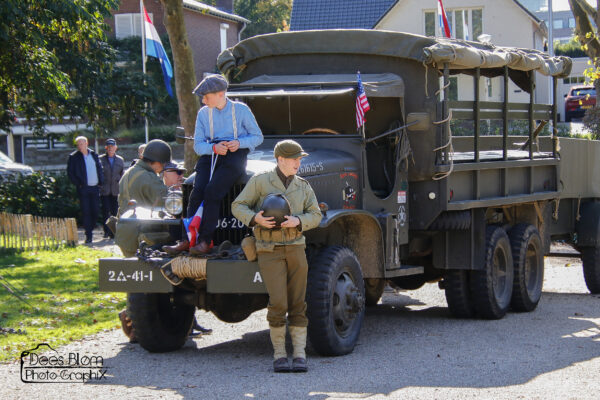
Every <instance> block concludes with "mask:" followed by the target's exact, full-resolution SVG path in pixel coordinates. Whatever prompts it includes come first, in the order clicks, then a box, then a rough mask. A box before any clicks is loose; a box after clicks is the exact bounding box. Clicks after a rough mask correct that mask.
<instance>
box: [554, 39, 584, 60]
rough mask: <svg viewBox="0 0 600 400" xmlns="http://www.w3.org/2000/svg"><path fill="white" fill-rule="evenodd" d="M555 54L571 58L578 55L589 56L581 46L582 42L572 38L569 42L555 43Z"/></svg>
mask: <svg viewBox="0 0 600 400" xmlns="http://www.w3.org/2000/svg"><path fill="white" fill-rule="evenodd" d="M554 54H556V55H557V56H567V57H571V58H578V57H587V54H585V51H583V49H582V48H581V44H579V42H578V41H576V40H575V38H572V39H571V40H570V41H569V42H568V43H565V44H555V45H554Z"/></svg>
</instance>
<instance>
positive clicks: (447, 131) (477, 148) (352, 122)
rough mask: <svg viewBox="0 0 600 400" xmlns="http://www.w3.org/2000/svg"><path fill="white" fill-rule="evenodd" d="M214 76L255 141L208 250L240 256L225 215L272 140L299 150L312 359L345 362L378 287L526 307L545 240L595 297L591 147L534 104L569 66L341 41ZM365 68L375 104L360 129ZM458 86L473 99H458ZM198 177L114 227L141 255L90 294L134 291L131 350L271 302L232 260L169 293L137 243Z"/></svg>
mask: <svg viewBox="0 0 600 400" xmlns="http://www.w3.org/2000/svg"><path fill="white" fill-rule="evenodd" d="M218 66H219V68H220V70H221V71H222V72H223V73H224V74H225V75H226V76H227V77H228V78H229V80H230V82H232V84H231V86H230V90H229V92H228V96H229V97H230V98H235V99H241V100H242V101H244V102H246V103H247V104H248V105H249V106H250V108H251V109H252V111H253V112H254V114H255V116H256V118H257V121H258V123H259V125H260V127H261V129H262V131H263V134H264V137H265V140H264V143H263V144H262V145H261V146H259V148H257V149H256V150H255V151H254V152H252V153H250V154H249V160H248V166H247V176H245V177H244V179H242V180H241V181H240V182H238V184H236V185H235V187H234V188H233V189H232V190H231V193H229V195H228V197H227V198H226V199H225V201H224V202H223V205H222V210H221V215H220V219H219V229H218V231H217V237H216V238H215V244H216V245H219V244H220V243H221V242H224V241H225V240H228V241H230V242H231V243H233V245H234V249H235V246H237V245H239V244H240V242H241V240H242V238H243V237H244V236H245V235H247V234H249V233H250V232H249V230H248V229H247V228H246V227H244V226H243V224H241V223H240V222H239V221H237V220H236V219H235V218H234V217H233V216H232V215H231V212H230V203H231V202H232V200H233V199H234V198H235V196H236V195H237V194H238V193H239V192H240V191H241V189H242V188H243V185H244V183H245V182H246V181H247V180H248V179H249V177H250V176H251V175H252V174H254V173H257V172H259V171H263V170H265V169H269V168H273V166H274V165H275V164H274V159H273V154H272V149H273V145H274V144H275V143H276V142H277V141H278V140H281V139H288V138H291V139H294V140H296V141H298V142H300V143H301V144H302V146H303V147H304V148H305V149H306V151H307V152H308V153H310V155H309V156H308V157H306V158H305V159H303V163H302V167H301V169H300V172H299V175H300V176H302V177H304V178H305V179H307V180H308V181H309V182H310V183H311V185H312V187H313V188H314V190H315V193H316V195H317V199H318V201H319V203H320V207H321V210H322V213H323V219H322V222H321V224H320V226H319V227H318V228H316V229H314V230H311V231H308V232H306V238H307V257H308V260H309V265H310V267H309V276H308V289H307V294H306V300H307V304H308V311H307V312H308V317H309V321H310V323H309V339H310V342H311V344H312V347H313V348H314V349H315V351H317V352H318V353H320V354H323V355H342V354H347V353H349V352H351V351H352V350H353V349H354V346H355V344H356V342H357V339H358V336H359V333H360V329H361V326H362V323H363V317H364V313H365V307H366V306H375V305H376V304H377V302H378V301H379V299H380V297H381V295H382V293H383V290H384V287H385V286H386V284H389V285H391V286H392V287H395V288H401V289H406V290H411V289H418V288H419V287H421V286H422V285H424V284H426V283H428V282H429V283H437V284H438V285H439V287H440V288H441V289H443V290H444V291H445V294H446V299H447V302H448V309H449V314H451V315H453V316H455V317H459V318H473V317H477V318H486V319H498V318H502V317H503V316H504V315H505V314H506V313H507V311H511V310H512V311H515V312H530V311H533V310H534V309H535V308H536V306H537V304H538V302H539V300H540V297H541V295H542V284H543V277H544V255H545V254H547V253H548V252H549V248H550V243H551V240H554V239H563V240H565V241H566V242H568V243H570V244H572V245H573V246H574V247H575V248H576V249H577V250H579V252H580V253H581V256H582V259H583V269H584V275H585V280H586V284H587V287H588V288H589V290H590V292H592V293H599V292H600V265H599V264H600V201H598V200H599V199H600V177H599V172H600V169H599V168H597V165H596V164H597V161H596V160H599V159H600V158H599V156H600V142H596V141H589V140H580V139H572V138H560V140H559V138H558V136H557V130H556V129H555V128H552V127H556V120H557V105H556V100H555V101H554V102H553V104H539V102H536V101H535V100H536V99H535V93H536V90H535V89H536V79H535V77H536V76H538V81H539V82H538V83H537V84H538V85H546V86H548V79H550V80H552V81H553V85H552V92H551V93H552V96H550V97H549V98H553V99H556V83H557V79H559V78H562V77H565V76H568V74H569V73H570V69H571V60H570V59H568V58H565V57H549V56H548V55H547V54H545V53H542V52H539V51H535V50H527V49H514V48H501V47H494V46H491V45H486V44H483V43H477V42H463V41H457V40H452V41H450V40H442V39H435V38H429V37H422V36H417V35H411V34H404V33H395V32H382V31H362V30H339V31H306V32H285V33H278V34H271V35H264V36H257V37H253V38H250V39H247V40H244V41H242V42H240V43H238V44H237V45H236V46H235V47H233V48H231V49H228V50H226V51H224V52H223V53H222V54H221V55H220V56H219V59H218ZM358 71H360V73H361V77H362V82H363V85H364V89H365V92H366V95H367V98H368V101H369V104H370V111H368V112H367V113H366V123H365V125H364V126H363V127H362V128H360V129H357V122H356V95H357V72H358ZM548 77H550V78H548ZM488 79H490V80H493V81H494V82H496V84H497V87H499V88H500V89H499V90H500V91H501V93H500V94H499V95H498V96H496V97H495V98H496V99H500V100H497V101H484V100H483V99H484V98H485V99H488V100H493V99H490V98H489V94H490V93H489V91H488V89H489V88H488V87H487V86H486V84H485V83H489V82H490V81H489V80H488ZM457 83H458V88H457ZM457 90H458V93H459V94H460V97H461V98H466V99H467V100H456V99H457V98H458V96H457ZM515 92H520V93H519V94H518V95H517V94H515ZM492 95H493V93H492ZM492 97H493V96H492ZM513 97H515V98H516V100H519V101H515V99H513ZM517 97H518V98H517ZM519 121H520V123H519ZM546 123H548V125H547V126H546V127H543V125H544V124H546ZM517 127H520V128H521V129H520V130H518V129H517ZM548 127H551V129H548ZM542 128H543V129H542ZM453 132H454V134H453ZM490 132H491V133H490ZM192 182H193V178H188V180H187V181H186V185H185V187H184V189H183V193H182V194H177V193H173V194H171V196H172V197H171V198H170V199H169V201H168V202H167V206H166V207H165V209H160V210H143V209H141V207H137V209H135V210H130V211H128V212H127V213H126V214H124V215H123V216H121V218H120V220H119V224H136V225H137V226H139V232H140V240H141V249H140V252H139V256H138V257H134V258H125V259H123V258H108V259H102V260H100V269H99V274H100V276H99V279H100V289H101V290H103V291H111V292H113V291H114V292H127V293H128V310H127V312H128V314H129V316H130V318H131V319H132V322H133V327H134V330H135V331H136V335H137V337H138V340H139V343H140V345H141V346H142V347H144V348H145V349H147V350H149V351H153V352H161V351H171V350H175V349H178V348H180V347H181V346H183V344H184V343H185V341H186V338H187V335H188V333H189V331H190V327H191V324H192V321H193V316H194V312H195V310H196V309H197V308H199V309H204V310H207V311H210V312H212V313H213V314H214V315H216V316H217V317H218V318H219V319H221V320H223V321H227V322H238V321H241V320H243V319H245V318H247V317H248V316H249V315H250V314H251V313H252V312H254V311H256V310H260V309H262V308H264V307H266V305H267V301H268V298H267V295H266V290H265V287H264V285H263V283H262V278H261V276H260V272H259V270H258V265H257V263H255V262H248V261H247V260H245V259H244V258H243V257H240V256H239V255H234V256H231V257H227V256H225V257H217V258H211V259H208V260H206V261H197V263H198V264H202V265H201V266H202V271H201V273H198V274H195V275H194V274H192V275H185V274H183V273H182V276H179V280H178V282H176V283H177V284H175V285H174V284H172V283H170V282H169V281H168V280H167V279H165V278H164V277H163V275H162V274H161V267H162V266H164V265H166V264H168V263H169V262H173V263H175V261H176V259H171V258H169V257H168V256H167V255H166V254H165V253H161V252H160V251H159V249H160V245H161V244H162V243H161V242H160V241H156V242H152V241H148V240H142V239H144V238H148V237H156V235H154V236H152V235H150V234H149V233H151V232H155V233H156V232H164V231H166V230H167V228H168V227H169V226H172V225H178V224H180V219H181V218H182V215H181V214H180V213H181V210H182V209H183V210H185V203H186V198H187V196H188V195H189V191H190V185H191V184H192ZM177 196H179V197H177ZM181 202H183V207H182V205H181ZM158 236H160V235H158Z"/></svg>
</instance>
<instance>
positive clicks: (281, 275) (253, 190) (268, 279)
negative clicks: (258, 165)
mask: <svg viewBox="0 0 600 400" xmlns="http://www.w3.org/2000/svg"><path fill="white" fill-rule="evenodd" d="M273 154H274V156H275V159H276V160H277V166H276V167H275V168H274V169H272V170H271V171H267V172H263V173H260V174H257V175H254V176H253V177H252V178H250V180H249V181H248V183H247V184H246V186H245V187H244V190H242V193H240V195H239V196H238V197H237V198H236V199H235V200H234V202H233V204H232V205H231V211H232V212H233V215H234V216H235V217H236V218H237V219H238V220H240V221H242V222H243V223H244V224H246V225H247V226H250V227H253V233H254V236H255V237H256V252H257V254H258V266H259V268H260V273H261V275H262V277H263V279H264V282H265V286H266V287H267V292H268V293H269V305H268V307H267V321H269V331H270V335H271V342H272V344H273V350H274V351H273V358H274V361H273V370H274V371H275V372H289V371H293V372H306V371H307V363H306V353H305V348H306V334H307V326H308V319H307V318H306V302H305V296H306V281H307V276H308V263H307V261H306V254H305V252H304V249H305V248H306V245H305V239H304V235H303V233H304V232H306V231H307V230H309V229H312V228H316V227H317V226H319V223H320V222H321V218H322V215H321V211H320V210H319V205H318V203H317V198H316V196H315V193H314V192H313V189H312V188H311V186H310V184H309V183H308V182H307V181H306V180H304V179H303V178H300V177H298V176H296V174H297V173H298V169H299V168H300V162H301V160H302V157H305V156H307V155H308V154H307V153H305V152H304V150H303V149H302V147H301V146H300V144H298V143H296V142H295V141H293V140H283V141H281V142H278V143H277V144H276V145H275V149H274V151H273ZM273 194H275V195H280V196H283V197H284V198H285V199H287V202H288V206H289V210H290V215H286V216H285V221H284V222H282V223H281V227H277V226H276V222H275V220H274V217H265V216H264V215H263V213H264V210H261V207H262V204H263V201H264V200H265V198H266V197H267V196H269V195H273ZM286 323H288V324H289V330H290V336H291V338H292V344H293V346H294V354H293V357H292V366H291V368H290V365H289V363H288V359H287V352H286V349H285V331H286Z"/></svg>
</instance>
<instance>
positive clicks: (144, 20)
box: [140, 0, 149, 143]
mask: <svg viewBox="0 0 600 400" xmlns="http://www.w3.org/2000/svg"><path fill="white" fill-rule="evenodd" d="M140 22H141V25H140V30H141V31H142V71H143V80H144V87H146V85H147V83H146V19H145V15H144V0H140ZM144 131H145V133H146V143H148V140H149V133H148V131H149V127H148V102H147V101H145V102H144Z"/></svg>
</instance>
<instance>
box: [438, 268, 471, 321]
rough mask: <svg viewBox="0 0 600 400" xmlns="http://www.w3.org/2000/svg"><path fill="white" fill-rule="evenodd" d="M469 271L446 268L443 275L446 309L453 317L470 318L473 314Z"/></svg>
mask: <svg viewBox="0 0 600 400" xmlns="http://www.w3.org/2000/svg"><path fill="white" fill-rule="evenodd" d="M470 273H471V271H467V270H462V269H460V270H448V271H446V275H444V285H443V286H444V293H445V294H446V303H448V310H450V314H452V316H453V317H454V318H472V317H473V316H474V315H475V309H474V308H473V300H472V299H471V288H470Z"/></svg>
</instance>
